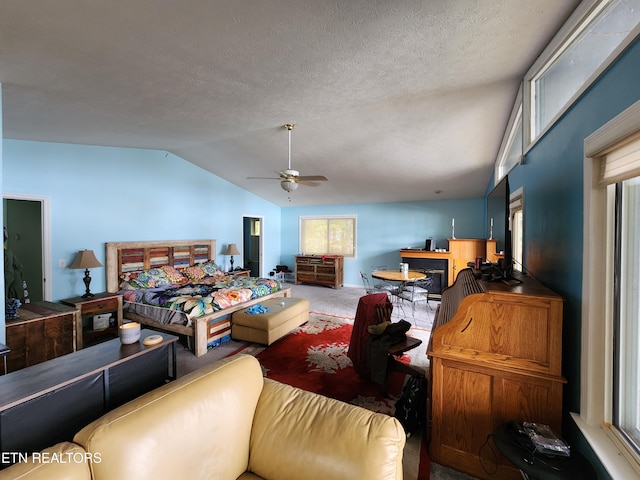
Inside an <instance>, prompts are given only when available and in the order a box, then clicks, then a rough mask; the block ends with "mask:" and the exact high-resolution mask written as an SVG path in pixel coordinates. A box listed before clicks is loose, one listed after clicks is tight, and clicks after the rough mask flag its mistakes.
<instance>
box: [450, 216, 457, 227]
mask: <svg viewBox="0 0 640 480" xmlns="http://www.w3.org/2000/svg"><path fill="white" fill-rule="evenodd" d="M451 226H452V227H455V226H456V219H455V218H452V219H451Z"/></svg>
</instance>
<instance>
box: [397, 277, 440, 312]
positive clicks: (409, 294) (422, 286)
mask: <svg viewBox="0 0 640 480" xmlns="http://www.w3.org/2000/svg"><path fill="white" fill-rule="evenodd" d="M432 283H433V280H432V279H431V278H430V277H427V278H424V279H422V280H412V281H409V282H405V283H404V284H403V286H402V291H401V292H399V293H398V294H397V295H398V297H399V299H401V300H402V301H403V302H405V301H407V302H410V303H411V314H412V316H413V317H415V315H416V304H420V303H425V304H426V305H427V308H429V309H431V305H429V287H431V286H432ZM403 311H404V309H403Z"/></svg>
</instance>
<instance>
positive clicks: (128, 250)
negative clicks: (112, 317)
mask: <svg viewBox="0 0 640 480" xmlns="http://www.w3.org/2000/svg"><path fill="white" fill-rule="evenodd" d="M207 260H211V261H214V262H215V260H216V241H215V240H168V241H153V242H108V243H107V244H106V261H107V291H108V292H111V293H114V292H117V291H118V289H119V286H120V276H121V275H122V274H123V273H131V272H139V271H141V270H147V269H149V268H154V267H161V266H164V265H171V266H173V267H176V268H184V267H188V266H190V265H195V264H196V263H202V262H206V261H207Z"/></svg>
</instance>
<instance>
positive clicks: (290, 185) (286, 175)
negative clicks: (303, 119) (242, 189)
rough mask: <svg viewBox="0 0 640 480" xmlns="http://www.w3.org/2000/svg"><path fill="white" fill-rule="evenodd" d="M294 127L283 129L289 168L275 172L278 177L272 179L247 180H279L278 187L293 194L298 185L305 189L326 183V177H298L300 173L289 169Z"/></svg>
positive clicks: (257, 178)
mask: <svg viewBox="0 0 640 480" xmlns="http://www.w3.org/2000/svg"><path fill="white" fill-rule="evenodd" d="M293 127H295V125H294V124H293V123H286V124H285V125H284V128H286V129H287V130H288V131H289V168H287V169H286V170H282V171H280V172H277V173H278V174H279V175H280V176H279V177H278V178H274V177H247V179H249V180H280V186H281V187H282V189H283V190H286V191H287V192H293V191H294V190H295V189H297V188H298V185H304V186H306V187H317V186H318V185H320V184H319V183H318V182H326V181H327V177H325V176H323V175H300V172H298V171H297V170H293V169H292V168H291V130H293Z"/></svg>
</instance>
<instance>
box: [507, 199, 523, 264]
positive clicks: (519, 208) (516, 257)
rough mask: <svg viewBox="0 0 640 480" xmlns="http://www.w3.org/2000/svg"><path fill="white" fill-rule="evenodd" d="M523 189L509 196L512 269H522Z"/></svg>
mask: <svg viewBox="0 0 640 480" xmlns="http://www.w3.org/2000/svg"><path fill="white" fill-rule="evenodd" d="M523 203H524V190H523V189H522V188H519V189H518V190H516V191H515V192H513V193H512V194H511V196H510V197H509V222H510V223H511V245H512V256H513V269H514V270H517V271H519V272H522V271H524V263H523V262H524V260H523V257H524V248H523V245H524V231H523V229H524V208H523Z"/></svg>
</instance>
